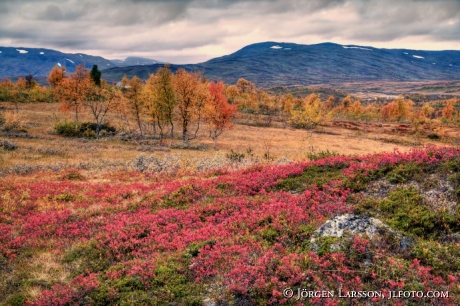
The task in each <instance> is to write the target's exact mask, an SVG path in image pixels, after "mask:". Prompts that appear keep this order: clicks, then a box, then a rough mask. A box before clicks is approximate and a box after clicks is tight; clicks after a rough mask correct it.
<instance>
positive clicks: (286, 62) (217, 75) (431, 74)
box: [103, 42, 460, 87]
mask: <svg viewBox="0 0 460 306" xmlns="http://www.w3.org/2000/svg"><path fill="white" fill-rule="evenodd" d="M158 67H159V66H158V65H150V66H144V67H142V68H141V69H135V70H132V69H131V68H125V69H121V68H109V69H107V70H105V71H104V72H103V77H105V78H107V79H111V78H115V77H118V78H119V77H120V75H121V74H123V75H124V74H126V75H127V76H128V77H131V76H133V75H134V73H135V74H136V75H137V76H139V77H141V78H146V77H148V74H149V73H155V72H156V70H157V69H158ZM180 67H182V68H184V69H186V70H189V71H201V72H203V73H204V75H205V76H206V77H207V78H208V79H212V80H223V81H224V82H226V83H235V82H236V81H237V80H238V78H246V79H248V80H249V81H251V82H254V83H255V84H256V85H258V86H264V87H272V86H296V85H301V86H306V85H312V84H325V83H326V84H327V83H330V82H353V81H382V80H388V81H420V80H455V79H460V51H456V50H444V51H427V50H411V49H383V48H375V47H370V46H359V45H340V44H335V43H331V42H326V43H320V44H313V45H302V44H295V43H280V42H261V43H256V44H251V45H248V46H245V47H243V48H241V49H239V50H237V51H236V52H234V53H232V54H228V55H224V56H221V57H216V58H213V59H210V60H208V61H205V62H202V63H198V64H188V65H178V67H173V68H174V69H178V68H180Z"/></svg>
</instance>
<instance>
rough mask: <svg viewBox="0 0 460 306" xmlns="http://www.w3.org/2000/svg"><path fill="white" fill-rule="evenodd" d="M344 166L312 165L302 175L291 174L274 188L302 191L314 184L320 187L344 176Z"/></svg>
mask: <svg viewBox="0 0 460 306" xmlns="http://www.w3.org/2000/svg"><path fill="white" fill-rule="evenodd" d="M344 167H345V165H340V166H337V167H331V166H322V167H319V166H310V167H307V168H305V170H304V172H303V173H302V174H301V175H297V176H290V177H288V178H285V179H283V180H282V181H281V182H279V183H278V184H276V186H275V187H274V189H275V190H283V191H297V192H302V191H304V190H306V189H307V188H308V187H309V186H310V185H313V184H314V185H316V186H318V187H319V188H322V187H323V186H324V185H325V184H328V183H329V182H330V181H332V180H338V179H341V178H343V175H342V169H343V168H344Z"/></svg>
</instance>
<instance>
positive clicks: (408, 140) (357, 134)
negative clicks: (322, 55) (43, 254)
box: [0, 103, 458, 170]
mask: <svg viewBox="0 0 460 306" xmlns="http://www.w3.org/2000/svg"><path fill="white" fill-rule="evenodd" d="M2 107H3V108H4V111H8V110H9V111H11V112H13V111H14V110H15V107H14V105H13V104H10V103H3V104H2ZM58 107H59V105H58V104H54V103H29V104H20V106H19V112H18V117H19V119H20V120H21V122H22V123H23V125H24V128H25V129H26V130H27V132H28V135H31V136H32V137H34V138H26V137H24V136H22V135H21V134H18V133H15V134H14V135H12V134H11V133H10V134H8V133H3V134H2V135H1V136H0V138H1V139H6V140H9V141H10V142H13V143H14V144H16V145H17V146H18V148H17V149H16V150H14V151H5V150H2V152H1V163H2V167H13V166H17V167H19V165H37V164H41V165H57V164H59V165H62V166H76V165H81V164H88V163H91V164H92V165H96V164H97V165H99V166H98V167H97V169H98V170H102V169H103V168H104V165H106V166H108V167H109V168H113V167H115V168H117V167H119V166H121V169H126V168H127V167H128V166H127V164H129V162H130V161H133V160H135V159H136V158H137V157H138V156H140V155H141V154H143V155H145V156H155V157H157V158H165V157H167V156H174V157H175V158H176V159H177V162H179V160H180V161H182V162H183V163H185V164H187V165H188V167H190V168H193V167H195V166H196V165H193V163H197V162H201V161H203V160H206V159H214V161H215V162H217V164H216V166H224V165H225V164H228V162H229V160H228V159H227V158H226V157H225V156H226V154H228V153H230V152H231V151H234V152H236V153H240V154H245V157H246V158H249V157H250V158H251V159H253V160H260V161H262V162H263V161H266V162H268V161H270V160H278V159H283V160H291V161H296V160H302V159H305V158H306V157H307V153H308V152H309V150H310V149H309V148H310V146H312V147H313V150H314V152H320V151H327V150H329V151H331V152H336V153H338V154H343V155H363V154H368V153H378V152H385V151H392V150H393V149H394V148H395V147H398V148H399V149H400V150H401V151H408V150H409V149H410V148H411V147H413V146H414V145H416V146H420V145H427V144H439V142H438V141H431V140H429V139H426V138H425V139H423V138H421V139H417V140H415V139H414V137H413V136H411V135H407V128H406V130H404V129H403V130H402V132H401V130H400V127H398V126H399V125H398V124H391V123H386V124H375V123H369V124H364V123H348V122H347V121H337V122H328V123H326V124H325V125H324V126H321V127H320V128H319V129H318V130H317V131H316V132H315V133H313V138H312V141H311V143H310V139H309V137H308V133H307V132H306V131H303V130H299V129H292V128H289V127H287V128H274V127H256V126H251V125H243V124H236V125H235V126H234V129H232V130H228V131H226V132H224V134H222V136H221V137H220V138H219V139H218V151H215V150H214V149H213V148H212V141H211V139H209V138H207V135H206V131H205V129H202V131H201V134H200V135H199V137H198V139H197V140H194V141H192V142H191V147H192V148H194V149H193V150H191V149H187V148H185V149H184V148H182V147H181V142H180V140H174V141H173V142H171V141H170V140H169V139H167V140H166V141H165V143H164V146H159V145H158V140H155V139H145V140H129V141H124V140H121V139H120V138H119V137H107V138H102V139H100V140H87V139H77V138H65V137H61V136H58V135H56V134H55V132H54V130H53V126H54V123H55V122H57V121H63V120H66V119H67V120H71V115H65V114H63V113H62V112H60V111H59V109H58ZM90 119H91V118H90V117H89V114H83V116H82V119H81V120H83V121H84V120H90ZM117 120H118V119H116V118H113V117H112V118H109V121H111V122H113V123H115V125H116V122H117ZM239 121H240V122H244V121H245V120H243V119H241V120H239ZM449 131H450V133H451V134H450V136H452V137H458V130H456V129H452V128H451V129H450V130H449ZM8 135H9V136H8ZM11 136H17V137H11ZM248 150H249V152H250V153H249V154H248ZM265 154H268V158H264V155H265ZM87 167H89V168H91V166H87ZM82 168H84V166H82Z"/></svg>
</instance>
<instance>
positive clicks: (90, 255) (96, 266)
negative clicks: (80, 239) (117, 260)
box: [63, 241, 112, 276]
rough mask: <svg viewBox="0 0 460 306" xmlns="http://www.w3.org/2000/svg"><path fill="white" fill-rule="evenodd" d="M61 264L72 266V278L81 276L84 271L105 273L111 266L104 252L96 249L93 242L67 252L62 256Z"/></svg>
mask: <svg viewBox="0 0 460 306" xmlns="http://www.w3.org/2000/svg"><path fill="white" fill-rule="evenodd" d="M63 262H64V263H66V264H70V265H72V266H73V269H72V276H77V275H80V274H83V273H85V272H86V270H89V271H90V272H99V271H105V270H107V269H108V268H109V267H110V266H111V264H112V260H111V258H110V257H109V256H107V254H106V251H105V250H104V249H101V248H99V247H97V245H96V242H94V241H91V242H89V243H86V244H83V245H80V246H78V247H76V248H75V249H73V250H72V251H70V252H68V253H67V254H66V255H65V256H64V259H63Z"/></svg>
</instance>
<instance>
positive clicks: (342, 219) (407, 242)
mask: <svg viewBox="0 0 460 306" xmlns="http://www.w3.org/2000/svg"><path fill="white" fill-rule="evenodd" d="M382 230H383V231H387V232H390V233H393V234H394V235H396V237H397V238H398V240H399V247H400V248H401V249H407V248H410V247H411V246H412V244H413V240H412V239H411V238H408V237H405V236H403V235H400V234H399V233H395V231H394V230H393V229H391V228H390V227H389V226H388V225H386V224H384V223H383V222H382V221H380V220H379V219H376V218H372V217H367V216H359V215H354V214H344V215H338V216H335V217H334V218H332V219H330V220H328V221H327V222H326V223H324V224H323V225H321V226H320V227H319V228H318V229H317V230H316V231H315V233H314V234H313V237H312V238H311V240H310V245H311V247H312V250H313V251H315V252H318V250H319V249H320V247H321V246H320V245H319V244H320V243H321V241H320V240H324V238H325V237H332V238H342V237H343V236H344V233H345V232H347V233H349V234H351V235H352V236H354V235H359V236H362V235H366V236H367V237H369V238H373V237H374V236H376V235H378V234H379V233H380V232H381V231H382ZM340 245H341V243H340V241H338V242H336V243H333V244H331V245H330V251H335V250H339V249H340Z"/></svg>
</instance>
